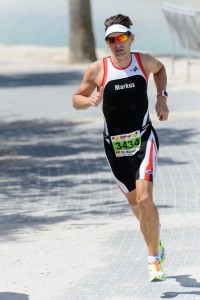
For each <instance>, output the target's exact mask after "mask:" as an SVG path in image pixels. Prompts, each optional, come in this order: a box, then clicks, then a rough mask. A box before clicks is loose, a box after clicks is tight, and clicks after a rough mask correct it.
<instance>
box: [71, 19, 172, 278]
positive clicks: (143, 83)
mask: <svg viewBox="0 0 200 300" xmlns="http://www.w3.org/2000/svg"><path fill="white" fill-rule="evenodd" d="M104 24H105V40H106V43H107V45H108V47H109V48H110V51H111V54H110V56H109V57H105V58H103V59H101V60H98V61H95V62H94V63H92V64H91V65H90V66H89V67H88V68H87V70H86V72H85V74H84V76H83V81H82V83H81V85H80V86H79V88H78V90H77V92H76V94H75V95H74V96H73V106H74V108H75V109H87V108H89V107H92V106H93V107H94V106H95V107H97V106H99V105H100V104H102V110H103V115H104V147H105V153H106V157H107V160H108V164H109V166H110V169H111V172H112V173H113V175H114V178H115V180H116V182H117V184H118V186H119V188H120V189H121V191H122V192H123V193H124V194H125V196H126V198H127V199H128V202H129V204H130V206H131V209H132V211H133V213H134V214H135V216H136V217H137V219H138V220H139V222H140V228H141V231H142V234H143V236H144V240H145V242H146V244H147V247H148V269H149V273H150V280H151V281H156V280H165V275H164V273H163V269H162V263H163V261H164V259H165V250H164V248H163V246H162V244H161V240H160V228H159V227H160V225H159V215H158V210H157V208H156V206H155V204H154V202H153V182H154V178H155V172H156V165H157V158H158V148H159V142H158V137H157V134H156V131H155V129H154V128H153V126H152V124H151V120H150V116H149V111H148V96H147V84H148V78H149V76H150V74H151V73H152V74H153V78H154V82H155V86H156V90H157V92H156V91H155V94H156V97H155V98H157V101H156V106H155V109H156V112H157V116H158V119H159V120H160V121H165V120H167V118H168V113H169V111H168V107H167V96H168V95H167V92H166V86H167V75H166V71H165V67H164V65H163V64H162V63H161V62H160V61H159V60H157V59H156V58H154V57H152V56H151V55H149V54H144V53H139V52H137V53H136V52H131V45H132V44H133V42H134V34H133V33H132V32H131V29H130V27H131V25H132V22H131V20H130V18H129V17H128V16H125V15H121V14H118V15H116V16H112V17H110V18H108V19H106V20H105V23H104ZM96 88H97V90H96V91H95V89H96Z"/></svg>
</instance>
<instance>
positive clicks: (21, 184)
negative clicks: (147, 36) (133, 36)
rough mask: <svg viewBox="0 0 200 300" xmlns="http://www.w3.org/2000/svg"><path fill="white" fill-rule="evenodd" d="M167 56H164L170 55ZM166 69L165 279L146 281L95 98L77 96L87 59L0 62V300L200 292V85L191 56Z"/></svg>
mask: <svg viewBox="0 0 200 300" xmlns="http://www.w3.org/2000/svg"><path fill="white" fill-rule="evenodd" d="M163 60H165V61H164V62H165V64H166V65H167V67H168V68H170V61H169V59H168V58H163ZM177 64H178V68H177V73H176V75H175V77H173V78H171V77H170V78H169V88H168V91H169V95H170V97H169V108H170V111H171V114H170V118H169V121H168V122H164V123H162V122H159V121H157V119H156V116H155V113H154V104H155V103H154V101H155V90H154V87H153V83H152V80H150V83H149V99H150V111H151V115H152V120H153V124H154V126H155V128H156V129H157V132H158V135H159V138H160V158H159V168H158V172H157V179H156V185H155V195H154V198H155V202H156V204H157V206H158V209H159V213H160V219H161V224H162V240H163V243H164V245H165V247H166V251H167V259H166V262H165V264H164V270H165V273H166V275H167V280H166V281H165V282H160V283H150V282H149V278H148V271H147V265H146V262H147V251H146V248H145V246H144V242H143V239H142V236H141V234H140V231H139V226H138V223H137V221H136V219H135V218H134V217H133V216H132V214H131V212H130V209H129V206H128V204H127V201H126V200H125V199H124V197H123V195H122V194H121V193H120V191H119V190H118V188H117V186H116V184H115V182H114V180H113V178H112V176H111V173H110V171H109V168H108V165H107V162H106V159H105V157H104V151H103V145H102V119H101V111H100V109H91V110H88V111H82V112H78V111H75V110H74V109H73V108H72V107H71V96H72V94H73V93H74V91H75V90H76V87H77V86H78V84H79V83H80V80H81V77H82V74H83V70H84V68H85V66H79V67H78V66H77V67H73V66H69V67H66V68H64V67H63V66H59V65H54V66H53V67H52V68H50V67H49V68H45V69H42V68H41V69H34V70H32V71H31V69H27V70H25V69H24V68H22V69H21V70H20V71H19V72H18V73H17V72H13V70H12V69H10V68H9V71H8V72H7V71H6V69H5V68H4V70H2V72H1V74H0V87H1V89H0V105H1V112H0V114H1V122H0V137H1V149H0V185H1V190H0V210H1V218H0V225H1V227H0V230H1V235H0V238H1V249H0V255H1V276H0V280H1V287H0V300H80V299H84V300H93V299H97V300H105V299H108V300H113V299H115V300H118V299H122V300H124V299H125V300H126V299H128V300H132V299H133V300H140V299H152V300H153V299H154V300H157V299H169V298H175V299H181V300H182V299H191V300H194V299H198V298H199V296H200V271H199V270H200V235H199V230H200V218H199V216H200V214H199V209H200V208H199V205H200V202H199V195H200V184H199V174H200V152H199V149H200V141H199V121H200V101H199V98H200V85H199V78H200V76H199V75H200V74H199V73H198V72H199V68H198V67H197V66H192V69H193V68H194V70H195V71H194V73H193V77H192V80H191V82H190V83H188V82H186V80H185V78H186V77H185V78H184V70H185V69H184V68H185V67H186V65H184V61H179V62H177Z"/></svg>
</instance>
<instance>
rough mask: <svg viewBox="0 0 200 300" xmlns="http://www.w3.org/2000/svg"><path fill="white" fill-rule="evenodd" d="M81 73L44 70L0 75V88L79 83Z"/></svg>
mask: <svg viewBox="0 0 200 300" xmlns="http://www.w3.org/2000/svg"><path fill="white" fill-rule="evenodd" d="M82 77H83V73H82V72H80V71H68V72H46V73H31V74H26V73H24V74H23V73H22V74H15V75H13V74H12V75H10V74H8V75H0V88H16V87H27V86H32V87H33V86H49V85H50V86H58V85H65V86H67V85H72V84H77V83H80V82H81V80H82Z"/></svg>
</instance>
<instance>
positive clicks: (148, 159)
mask: <svg viewBox="0 0 200 300" xmlns="http://www.w3.org/2000/svg"><path fill="white" fill-rule="evenodd" d="M104 149H105V153H106V157H107V160H108V164H109V166H110V169H111V171H112V173H113V175H114V177H115V180H116V182H117V184H118V186H119V187H120V189H121V190H122V191H123V192H124V193H128V192H131V191H132V190H134V189H135V187H136V180H138V179H143V180H148V181H151V182H154V177H155V174H156V166H157V160H158V149H159V142H158V136H157V133H156V131H155V129H154V128H153V126H152V125H150V126H148V128H147V129H146V131H145V132H144V134H143V135H142V144H141V147H140V150H139V151H138V152H136V153H135V154H134V155H133V156H125V157H116V155H115V153H114V150H113V145H112V143H111V141H110V139H108V138H105V137H104Z"/></svg>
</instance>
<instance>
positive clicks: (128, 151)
mask: <svg viewBox="0 0 200 300" xmlns="http://www.w3.org/2000/svg"><path fill="white" fill-rule="evenodd" d="M110 138H111V142H112V145H113V149H114V152H115V155H116V156H117V157H122V156H132V155H134V154H135V153H136V152H137V151H138V150H139V149H140V146H141V134H140V131H139V130H137V131H134V132H130V133H125V134H121V135H113V136H111V137H110Z"/></svg>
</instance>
